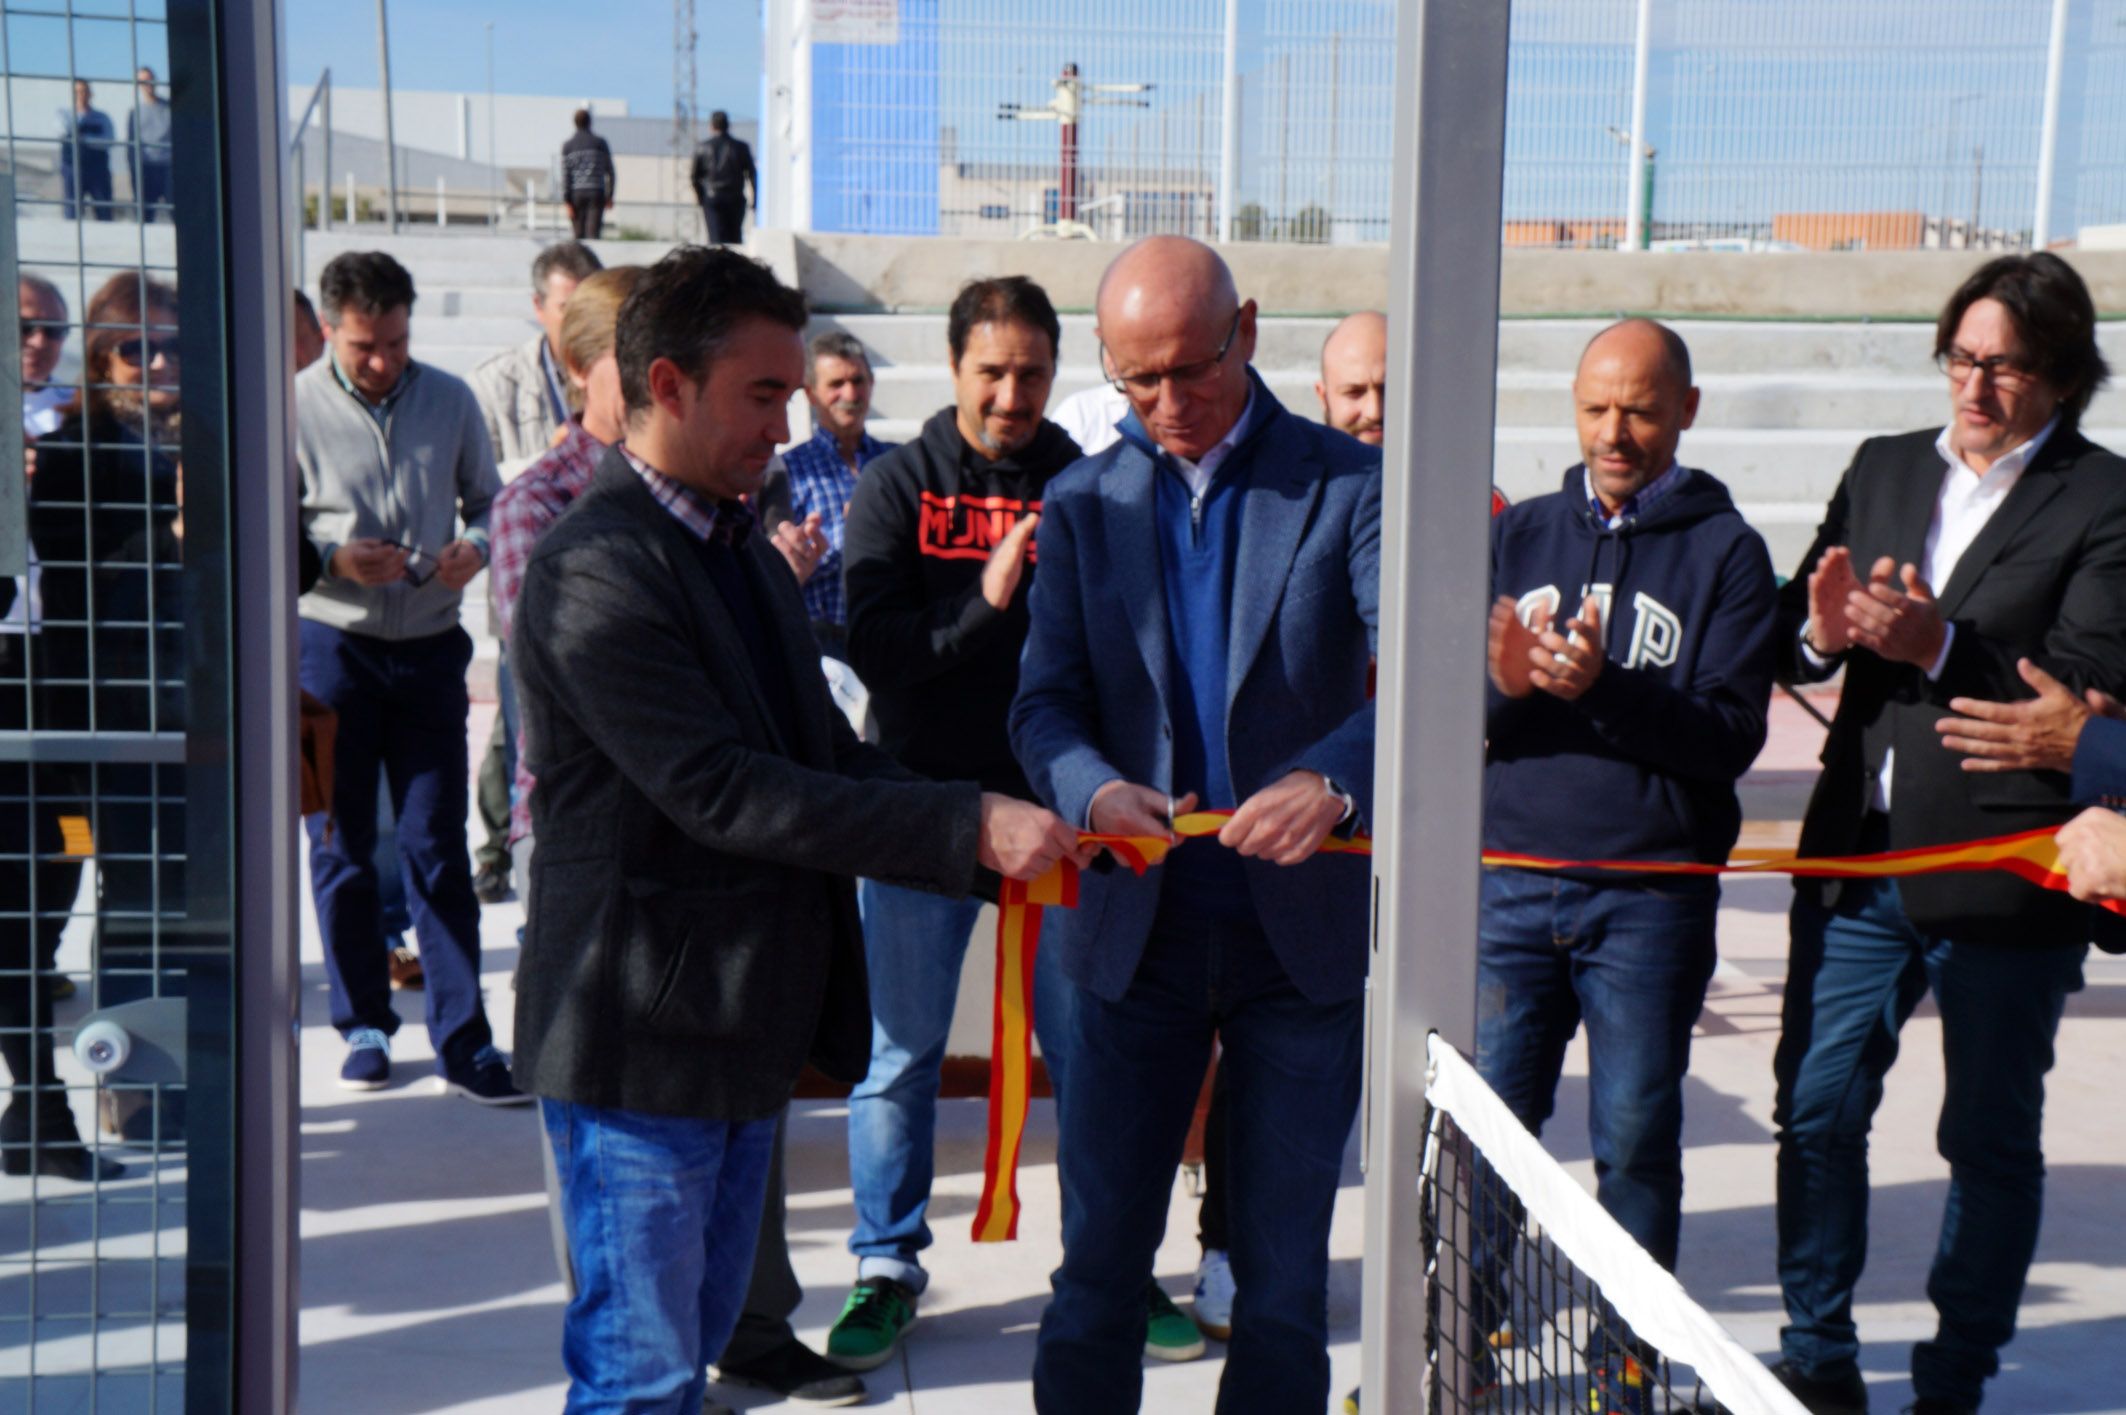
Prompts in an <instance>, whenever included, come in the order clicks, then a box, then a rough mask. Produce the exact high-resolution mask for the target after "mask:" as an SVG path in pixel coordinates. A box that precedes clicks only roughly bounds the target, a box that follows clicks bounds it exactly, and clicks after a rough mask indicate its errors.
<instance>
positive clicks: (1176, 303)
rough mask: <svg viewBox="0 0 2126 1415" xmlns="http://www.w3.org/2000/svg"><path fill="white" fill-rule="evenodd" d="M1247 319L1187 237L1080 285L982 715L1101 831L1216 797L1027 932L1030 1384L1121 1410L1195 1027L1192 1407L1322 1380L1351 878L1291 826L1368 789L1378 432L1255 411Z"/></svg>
mask: <svg viewBox="0 0 2126 1415" xmlns="http://www.w3.org/2000/svg"><path fill="white" fill-rule="evenodd" d="M1255 334H1256V316H1255V304H1254V301H1252V300H1248V301H1243V300H1242V299H1241V298H1240V297H1239V293H1238V291H1237V290H1236V288H1235V286H1234V283H1233V276H1232V272H1231V271H1230V270H1229V269H1227V267H1226V265H1225V262H1224V261H1223V260H1221V259H1220V258H1219V257H1218V255H1217V254H1216V253H1215V252H1213V251H1212V250H1211V249H1210V248H1209V247H1207V246H1204V245H1201V244H1199V243H1198V242H1195V241H1190V240H1185V239H1183V238H1180V237H1153V238H1151V239H1149V240H1146V241H1143V242H1140V243H1138V244H1137V245H1135V246H1132V247H1130V248H1129V249H1128V250H1127V251H1125V252H1123V254H1122V255H1121V256H1119V257H1118V258H1117V259H1116V261H1115V263H1114V264H1113V265H1112V266H1111V267H1109V269H1108V272H1107V274H1106V276H1105V277H1104V278H1103V280H1102V282H1101V289H1100V295H1099V335H1100V339H1101V344H1102V347H1103V350H1104V355H1105V359H1106V363H1107V367H1108V369H1109V371H1110V372H1111V373H1112V374H1113V376H1114V378H1115V381H1116V382H1117V383H1118V384H1119V385H1120V387H1121V389H1122V390H1123V392H1124V393H1125V394H1126V395H1127V397H1128V399H1129V403H1130V411H1129V415H1128V417H1127V418H1126V419H1125V420H1124V421H1123V424H1122V428H1121V432H1122V439H1121V441H1120V442H1118V443H1116V444H1115V446H1113V447H1111V448H1109V449H1108V450H1107V451H1105V452H1103V453H1101V454H1100V455H1099V456H1097V457H1091V458H1088V459H1086V460H1085V461H1082V462H1080V463H1078V464H1077V465H1076V466H1075V467H1073V468H1072V469H1071V470H1069V471H1067V472H1065V473H1063V474H1062V475H1061V476H1059V477H1057V478H1056V479H1055V480H1054V481H1053V482H1051V483H1050V484H1049V489H1048V497H1047V501H1046V503H1045V505H1044V507H1043V510H1042V516H1041V527H1040V533H1039V541H1038V551H1039V556H1040V563H1041V576H1040V578H1039V580H1037V581H1036V582H1035V584H1034V589H1033V597H1032V604H1031V608H1032V630H1031V633H1030V635H1029V637H1028V639H1027V643H1026V655H1025V660H1024V663H1023V666H1022V668H1021V671H1020V686H1019V695H1018V699H1017V701H1016V702H1015V703H1014V704H1013V706H1012V720H1011V728H1012V745H1013V748H1014V750H1015V751H1016V752H1017V753H1018V758H1019V761H1020V763H1021V764H1022V765H1024V767H1025V768H1026V772H1027V775H1028V777H1029V778H1030V779H1031V781H1032V783H1033V787H1034V790H1035V792H1036V793H1037V794H1038V795H1039V797H1040V798H1041V799H1042V800H1043V801H1044V802H1045V803H1047V804H1048V805H1050V806H1051V807H1053V808H1054V809H1055V810H1056V812H1057V813H1058V814H1059V815H1062V816H1063V817H1065V818H1066V819H1068V820H1071V821H1074V822H1077V823H1079V824H1080V825H1083V826H1086V827H1089V828H1090V829H1092V830H1095V831H1103V832H1115V833H1119V834H1124V835H1164V834H1166V833H1167V832H1168V829H1169V826H1170V823H1171V821H1172V818H1173V817H1174V816H1175V815H1177V814H1180V813H1184V812H1187V811H1191V810H1195V809H1197V808H1198V807H1199V806H1200V807H1202V808H1204V809H1212V808H1219V809H1230V810H1233V811H1234V815H1233V817H1232V819H1231V821H1230V822H1228V823H1227V824H1226V825H1225V827H1224V829H1223V830H1222V831H1221V832H1220V833H1219V835H1218V837H1217V838H1216V839H1215V840H1213V839H1204V840H1198V841H1194V842H1191V843H1189V844H1186V845H1183V846H1182V847H1180V848H1178V849H1176V850H1175V851H1174V852H1173V853H1172V854H1171V855H1170V856H1169V857H1168V859H1167V861H1166V863H1165V864H1164V865H1162V866H1161V867H1159V868H1157V869H1154V870H1151V871H1149V872H1148V873H1147V874H1145V875H1143V876H1141V877H1140V876H1137V875H1134V874H1132V873H1131V872H1129V871H1127V870H1110V871H1106V872H1096V873H1089V874H1087V875H1086V876H1085V878H1084V879H1083V881H1082V882H1081V886H1080V891H1079V900H1078V904H1079V907H1077V908H1076V909H1071V910H1058V911H1056V912H1055V913H1054V914H1052V915H1051V916H1050V922H1049V923H1048V924H1047V925H1046V927H1045V928H1044V931H1043V935H1042V940H1041V943H1042V952H1043V954H1044V956H1045V955H1046V954H1047V953H1048V952H1049V951H1050V950H1054V951H1055V952H1056V953H1058V954H1059V955H1060V958H1061V962H1062V967H1063V972H1064V974H1065V976H1066V977H1067V978H1068V979H1069V980H1070V983H1071V984H1072V986H1073V989H1074V991H1075V992H1076V1001H1075V1003H1074V1004H1073V1009H1072V1015H1071V1025H1070V1040H1069V1051H1070V1057H1071V1073H1070V1082H1069V1084H1068V1085H1067V1086H1065V1087H1064V1088H1063V1092H1062V1097H1061V1134H1060V1137H1059V1141H1058V1145H1057V1155H1058V1164H1059V1167H1060V1173H1061V1178H1062V1188H1063V1263H1062V1266H1061V1267H1060V1268H1058V1269H1057V1270H1056V1273H1055V1276H1054V1279H1053V1281H1054V1288H1055V1298H1054V1300H1053V1301H1052V1302H1051V1303H1050V1304H1049V1307H1048V1311H1047V1313H1046V1314H1045V1315H1044V1316H1043V1318H1042V1321H1041V1335H1040V1343H1039V1351H1038V1355H1037V1357H1036V1360H1035V1365H1034V1401H1035V1406H1036V1408H1037V1409H1039V1410H1041V1411H1043V1412H1058V1413H1060V1412H1065V1411H1069V1412H1079V1411H1089V1410H1097V1411H1102V1412H1112V1411H1121V1410H1133V1409H1136V1408H1137V1406H1138V1403H1139V1401H1140V1399H1141V1397H1142V1394H1143V1372H1142V1369H1141V1366H1140V1356H1141V1353H1142V1351H1143V1346H1144V1338H1145V1330H1146V1325H1145V1312H1146V1309H1145V1304H1144V1301H1143V1293H1144V1289H1145V1284H1146V1283H1147V1282H1149V1280H1150V1278H1151V1274H1152V1260H1153V1255H1154V1253H1155V1252H1156V1250H1157V1248H1158V1245H1159V1241H1160V1238H1161V1236H1162V1234H1163V1232H1164V1229H1165V1225H1166V1216H1167V1209H1168V1204H1169V1196H1170V1195H1171V1193H1172V1189H1173V1180H1174V1174H1175V1170H1176V1168H1177V1167H1178V1165H1179V1163H1180V1159H1181V1148H1182V1143H1183V1139H1184V1137H1185V1135H1186V1133H1187V1130H1188V1126H1189V1116H1190V1113H1191V1111H1192V1110H1193V1108H1194V1105H1195V1101H1196V1096H1197V1093H1198V1091H1199V1089H1200V1088H1201V1086H1202V1081H1203V1073H1204V1069H1205V1067H1206V1066H1207V1065H1208V1064H1209V1060H1210V1051H1211V1039H1212V1037H1213V1035H1216V1036H1218V1037H1219V1038H1220V1039H1221V1041H1222V1044H1223V1047H1224V1060H1223V1065H1224V1066H1225V1068H1226V1070H1227V1083H1228V1087H1229V1090H1230V1096H1231V1109H1232V1114H1231V1118H1230V1128H1229V1135H1228V1138H1227V1153H1228V1156H1229V1158H1230V1159H1231V1161H1232V1193H1231V1198H1230V1217H1231V1230H1232V1238H1231V1241H1232V1266H1233V1275H1234V1277H1235V1278H1236V1280H1237V1281H1238V1284H1239V1288H1240V1291H1241V1292H1242V1294H1244V1300H1243V1301H1242V1302H1241V1303H1240V1305H1239V1306H1238V1307H1237V1308H1236V1309H1235V1311H1234V1313H1233V1326H1232V1339H1231V1344H1230V1346H1229V1347H1228V1349H1227V1356H1226V1365H1225V1371H1224V1374H1223V1378H1222V1380H1221V1383H1220V1387H1219V1399H1218V1409H1219V1411H1220V1412H1223V1415H1240V1412H1247V1411H1258V1410H1259V1411H1264V1412H1271V1411H1275V1412H1285V1411H1293V1410H1320V1409H1322V1408H1324V1407H1325V1406H1326V1405H1327V1404H1328V1386H1329V1362H1328V1353H1327V1335H1328V1271H1329V1262H1328V1234H1329V1219H1330V1215H1331V1214H1332V1212H1333V1211H1334V1208H1335V1202H1336V1189H1337V1183H1338V1180H1339V1177H1340V1175H1341V1172H1342V1165H1343V1152H1344V1145H1345V1142H1346V1141H1347V1139H1348V1138H1349V1136H1350V1130H1351V1123H1352V1120H1353V1119H1354V1117H1355V1115H1356V1113H1357V1106H1358V1091H1359V1053H1360V1025H1359V1024H1360V1009H1361V1001H1360V996H1361V991H1362V989H1363V987H1364V982H1365V971H1366V931H1367V903H1368V898H1369V890H1368V888H1367V879H1368V871H1367V869H1366V866H1365V862H1364V861H1363V860H1362V859H1358V858H1356V857H1353V856H1350V855H1344V854H1327V855H1317V854H1316V853H1315V852H1316V850H1317V848H1318V847H1319V846H1320V845H1321V843H1322V842H1323V841H1324V840H1326V839H1327V838H1328V837H1329V835H1330V833H1331V832H1332V831H1352V830H1356V829H1360V828H1362V827H1363V826H1364V824H1365V821H1366V818H1367V812H1368V809H1369V807H1370V805H1371V796H1372V785H1373V707H1372V704H1371V702H1370V701H1369V700H1368V699H1367V696H1366V670H1367V666H1368V663H1369V661H1370V657H1371V654H1372V650H1373V643H1374V636H1375V629H1376V625H1377V608H1378V579H1379V574H1378V572H1379V536H1380V455H1379V453H1378V452H1376V451H1374V450H1373V449H1371V448H1368V447H1366V446H1364V445H1363V444H1362V443H1359V442H1356V441H1354V440H1352V439H1351V438H1348V437H1345V436H1343V435H1341V434H1339V433H1336V432H1333V431H1331V430H1329V429H1326V428H1324V427H1322V426H1321V425H1320V424H1318V423H1315V422H1313V421H1311V420H1310V419H1307V418H1303V417H1299V416H1297V415H1295V414H1293V413H1291V412H1289V411H1288V410H1286V409H1285V408H1284V407H1282V406H1281V405H1280V404H1279V403H1278V401H1277V399H1276V398H1275V396H1274V395H1272V394H1271V392H1270V390H1269V388H1268V387H1267V386H1265V385H1264V383H1263V381H1262V380H1261V379H1260V378H1259V377H1258V376H1257V375H1256V374H1255V372H1254V370H1253V369H1252V368H1250V367H1249V360H1250V359H1251V358H1252V357H1253V355H1254V351H1255Z"/></svg>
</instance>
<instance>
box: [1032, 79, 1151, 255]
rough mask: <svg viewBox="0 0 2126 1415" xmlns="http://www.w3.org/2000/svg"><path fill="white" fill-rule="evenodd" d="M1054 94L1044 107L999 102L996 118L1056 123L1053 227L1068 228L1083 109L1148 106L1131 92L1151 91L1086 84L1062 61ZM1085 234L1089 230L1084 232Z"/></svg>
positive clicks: (1074, 203) (1074, 214)
mask: <svg viewBox="0 0 2126 1415" xmlns="http://www.w3.org/2000/svg"><path fill="white" fill-rule="evenodd" d="M1055 90H1056V92H1055V97H1054V98H1052V99H1050V100H1049V101H1048V103H1047V104H1046V105H1045V106H1044V107H1040V108H1029V107H1027V106H1026V105H1025V104H1023V103H999V104H998V105H997V117H998V118H1000V119H1002V120H1004V121H1005V122H1007V123H1010V122H1018V123H1055V124H1059V125H1060V127H1061V143H1060V147H1061V153H1060V162H1061V170H1060V171H1059V172H1058V173H1057V176H1056V219H1055V221H1054V223H1053V228H1054V229H1056V230H1058V231H1064V230H1068V229H1069V228H1070V227H1074V226H1077V225H1078V224H1079V223H1078V120H1079V117H1080V115H1081V114H1082V113H1083V112H1084V110H1085V109H1087V108H1089V107H1094V106H1102V107H1110V108H1149V107H1151V106H1152V103H1151V100H1150V99H1148V98H1137V97H1134V96H1131V95H1136V94H1142V93H1150V92H1151V91H1152V86H1151V85H1150V84H1089V83H1087V82H1085V80H1084V79H1083V78H1081V77H1080V76H1079V74H1078V66H1077V65H1076V64H1065V65H1064V66H1063V73H1062V76H1061V77H1059V78H1057V79H1056V81H1055ZM1087 234H1088V235H1089V234H1090V232H1088V233H1087Z"/></svg>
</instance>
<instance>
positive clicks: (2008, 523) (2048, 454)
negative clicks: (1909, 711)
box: [1934, 428, 2081, 619]
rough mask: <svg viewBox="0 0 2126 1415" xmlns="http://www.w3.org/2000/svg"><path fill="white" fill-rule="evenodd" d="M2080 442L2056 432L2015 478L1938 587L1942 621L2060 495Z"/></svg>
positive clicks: (2067, 433) (2066, 432)
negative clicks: (2065, 473)
mask: <svg viewBox="0 0 2126 1415" xmlns="http://www.w3.org/2000/svg"><path fill="white" fill-rule="evenodd" d="M2080 443H2081V439H2080V437H2078V436H2077V435H2076V434H2075V433H2073V432H2070V431H2068V430H2067V429H2065V428H2055V429H2054V430H2053V433H2052V436H2051V437H2050V438H2049V439H2047V440H2046V442H2045V445H2044V447H2043V448H2042V449H2041V450H2040V451H2039V452H2038V454H2037V461H2036V462H2035V463H2033V464H2032V465H2031V466H2030V467H2028V468H2027V469H2025V470H2024V472H2023V474H2022V475H2021V476H2020V477H2017V478H2016V480H2015V485H2014V486H2012V487H2010V488H2009V489H2008V495H2007V496H2006V497H2005V498H2003V499H2002V501H2001V504H2000V508H1999V509H1998V510H1996V511H1995V512H1994V513H1993V514H1992V515H1991V516H1990V517H1988V518H1987V520H1986V524H1985V525H1984V526H1982V527H1980V529H1979V532H1978V535H1977V536H1976V537H1974V538H1973V540H1972V541H1971V546H1970V548H1969V549H1968V550H1966V551H1965V552H1964V553H1963V555H1962V557H1961V558H1959V559H1958V560H1957V562H1956V573H1955V574H1953V575H1951V576H1950V577H1949V583H1948V584H1946V585H1937V586H1935V590H1934V594H1935V603H1936V607H1937V608H1939V609H1940V611H1941V616H1942V618H1944V619H1948V618H1950V617H1952V616H1954V615H1955V613H1956V611H1957V610H1958V609H1960V608H1962V607H1963V603H1964V600H1965V599H1967V598H1969V597H1970V594H1971V591H1972V590H1974V589H1976V588H1977V587H1978V582H1979V581H1980V580H1981V579H1982V578H1984V576H1985V573H1986V570H1987V567H1989V566H1990V565H1992V564H1993V562H1994V561H1996V560H1998V559H2000V554H2001V552H2002V551H2003V550H2006V549H2007V548H2008V542H2009V541H2010V540H2012V539H2013V538H2014V536H2015V533H2016V532H2017V531H2019V530H2021V529H2022V528H2023V527H2024V526H2025V525H2026V524H2028V522H2029V520H2030V518H2031V517H2033V516H2035V515H2036V514H2037V513H2038V512H2039V511H2040V510H2042V509H2043V508H2044V506H2045V503H2046V502H2048V501H2050V500H2052V498H2053V497H2055V496H2058V495H2059V494H2060V480H2061V477H2060V474H2061V472H2062V471H2063V470H2065V467H2066V464H2067V463H2068V462H2069V461H2070V460H2072V459H2073V457H2074V456H2075V455H2076V454H2077V453H2079V452H2080V450H2081V447H2080Z"/></svg>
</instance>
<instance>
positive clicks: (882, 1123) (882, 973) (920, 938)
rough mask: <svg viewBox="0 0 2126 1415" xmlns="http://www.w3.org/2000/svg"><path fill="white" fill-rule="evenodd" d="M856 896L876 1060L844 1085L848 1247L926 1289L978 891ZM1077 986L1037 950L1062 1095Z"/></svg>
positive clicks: (1043, 1036)
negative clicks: (943, 1121)
mask: <svg viewBox="0 0 2126 1415" xmlns="http://www.w3.org/2000/svg"><path fill="white" fill-rule="evenodd" d="M857 898H858V902H859V903H860V904H861V905H862V907H863V915H864V959H865V963H866V964H867V966H868V969H869V971H870V975H871V1068H870V1070H869V1072H868V1073H866V1075H865V1076H864V1079H863V1082H862V1083H861V1084H860V1085H858V1086H857V1087H856V1089H855V1090H854V1091H852V1092H850V1095H849V1181H850V1184H851V1185H852V1187H853V1188H854V1189H855V1192H856V1231H855V1232H854V1233H852V1234H851V1235H850V1236H849V1251H850V1252H852V1253H854V1254H856V1256H857V1275H858V1276H859V1277H890V1278H893V1279H894V1280H895V1281H897V1282H905V1283H907V1284H908V1285H909V1286H910V1287H912V1288H914V1289H915V1290H916V1291H917V1292H921V1291H922V1290H923V1288H924V1287H925V1286H926V1285H927V1284H928V1283H929V1280H930V1277H929V1274H928V1273H926V1272H924V1271H923V1266H922V1260H921V1254H922V1251H923V1250H924V1249H925V1248H928V1247H929V1246H930V1225H929V1223H928V1222H927V1221H926V1217H925V1216H926V1215H927V1214H928V1212H929V1209H930V1182H931V1179H932V1176H933V1175H934V1173H935V1171H936V1153H935V1152H936V1139H937V1107H938V1078H939V1073H940V1072H941V1070H942V1069H943V1065H944V1060H945V1040H946V1037H947V1036H948V1034H949V1033H950V1032H951V1030H952V1007H953V1003H954V1002H955V1001H956V1000H957V999H958V997H959V989H960V964H961V962H962V960H964V959H965V958H966V956H967V941H968V938H969V936H970V935H971V934H972V933H973V932H974V925H975V919H976V917H977V916H978V915H979V914H980V913H981V909H982V901H981V900H979V899H948V898H945V897H944V896H943V895H937V894H925V893H923V892H922V891H921V890H916V889H902V888H900V887H899V886H897V885H890V884H880V883H878V882H877V881H875V880H868V879H867V880H863V881H860V882H859V884H858V887H857ZM983 942H984V946H985V947H993V945H991V944H990V943H989V941H988V940H986V939H985V940H984V941H983ZM1074 996H1075V990H1074V989H1073V988H1072V987H1071V986H1070V984H1069V983H1068V982H1066V981H1065V980H1064V977H1063V971H1062V965H1061V964H1060V963H1059V962H1058V961H1057V959H1056V955H1055V950H1053V949H1044V950H1042V951H1041V953H1040V954H1039V955H1038V957H1037V959H1036V961H1035V964H1034V1030H1035V1034H1036V1035H1037V1036H1038V1037H1039V1039H1040V1042H1041V1056H1042V1059H1043V1060H1044V1061H1045V1062H1046V1063H1047V1065H1048V1078H1049V1081H1050V1083H1051V1084H1052V1086H1053V1087H1054V1090H1055V1092H1056V1094H1057V1095H1058V1096H1059V1097H1060V1096H1061V1095H1062V1093H1063V1068H1064V1059H1065V1056H1066V1055H1067V1054H1068V1051H1069V1043H1068V1041H1067V1040H1066V1039H1067V1037H1068V1035H1069V1033H1068V1023H1069V1019H1070V1010H1071V1006H1072V1000H1073V998H1074ZM1198 1075H1199V1078H1200V1076H1201V1073H1200V1072H1199V1073H1198Z"/></svg>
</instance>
